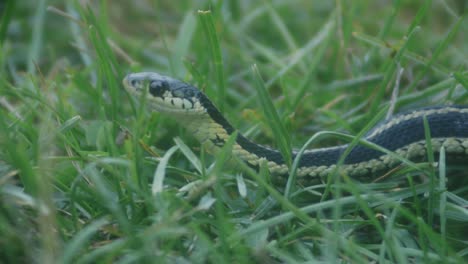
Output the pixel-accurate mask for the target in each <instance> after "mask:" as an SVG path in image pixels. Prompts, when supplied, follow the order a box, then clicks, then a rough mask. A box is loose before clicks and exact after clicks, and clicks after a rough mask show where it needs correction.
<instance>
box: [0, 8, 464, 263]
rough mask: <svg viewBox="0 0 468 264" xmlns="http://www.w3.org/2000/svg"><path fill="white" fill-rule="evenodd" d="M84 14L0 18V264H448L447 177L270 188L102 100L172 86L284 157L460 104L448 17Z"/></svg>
mask: <svg viewBox="0 0 468 264" xmlns="http://www.w3.org/2000/svg"><path fill="white" fill-rule="evenodd" d="M91 2H92V3H91V4H90V5H89V6H86V5H81V4H79V3H78V1H53V0H49V1H46V0H39V1H7V2H4V3H2V4H0V10H1V12H2V16H1V25H0V45H1V49H2V50H1V53H0V65H1V67H0V73H1V74H0V82H1V85H0V249H1V250H0V260H1V262H7V263H18V262H28V263H29V262H38V263H54V262H59V263H72V262H73V263H95V262H100V263H109V262H118V263H130V262H131V263H133V262H138V263H142V262H143V263H144V262H148V263H154V262H157V263H159V262H162V263H164V262H169V263H172V262H178V263H191V262H196V263H200V262H218V263H221V262H222V263H224V262H238V263H249V262H263V263H270V262H272V261H273V260H279V261H281V262H302V261H317V262H318V261H322V262H325V263H334V262H338V261H340V262H351V263H364V262H382V263H385V262H388V263H391V262H395V263H408V262H410V263H412V262H423V263H429V262H443V263H456V262H463V261H466V259H467V255H468V247H467V241H468V234H467V233H466V230H467V228H468V224H467V223H468V210H467V208H468V202H467V200H466V199H467V197H468V195H467V194H468V187H467V186H468V185H467V181H468V180H467V179H468V174H467V173H466V172H465V171H464V169H466V168H461V169H460V170H457V168H450V169H449V170H447V171H446V170H444V165H445V164H444V161H443V160H441V161H440V164H441V165H440V166H439V168H434V167H432V166H428V165H427V164H419V165H418V167H417V169H415V168H412V167H408V168H406V169H403V170H401V171H398V172H397V173H395V174H394V175H392V177H390V178H388V179H386V180H385V181H380V182H376V183H362V184H358V183H355V182H352V181H351V180H350V179H349V178H347V177H334V178H332V180H330V182H329V184H328V185H325V184H320V185H316V186H307V187H303V186H296V185H294V184H292V185H291V182H290V184H288V187H286V185H284V186H273V185H272V184H271V182H270V180H269V178H268V175H267V172H266V171H264V170H261V171H260V172H258V173H257V172H252V171H250V170H233V169H232V168H230V167H229V166H227V165H226V164H225V161H226V158H227V157H226V156H227V153H228V152H229V150H230V149H229V146H227V147H226V149H225V150H224V151H223V152H222V153H221V154H220V155H217V156H216V157H212V156H210V155H206V154H205V153H204V152H203V150H202V149H200V147H198V146H199V144H198V143H197V142H195V141H194V139H193V138H192V137H191V135H189V134H188V133H186V132H185V131H184V130H183V129H181V128H180V127H179V125H177V123H176V122H175V121H174V120H172V119H171V118H170V117H167V116H163V115H159V114H157V113H151V112H149V111H147V110H146V109H145V108H144V105H145V103H144V102H135V100H134V99H131V98H130V97H129V96H128V95H127V94H126V93H125V92H124V91H123V89H122V87H121V79H122V78H123V76H124V75H125V74H126V73H127V72H130V71H139V70H151V71H157V72H161V73H165V74H169V75H171V76H174V77H177V78H181V79H183V80H186V81H188V82H191V83H193V84H195V85H197V86H198V87H200V88H201V89H203V90H204V91H206V93H207V94H208V95H209V97H210V98H212V99H213V101H214V102H216V103H217V104H218V105H219V106H220V107H221V108H222V109H223V111H224V113H225V115H226V117H227V118H228V119H229V120H230V121H231V122H232V123H233V124H234V125H235V126H236V127H237V128H239V130H240V131H241V132H243V133H244V134H246V135H248V137H249V138H251V139H253V140H256V141H257V142H259V143H264V144H268V145H272V146H276V147H279V148H281V149H282V153H283V154H284V155H286V156H287V155H289V154H288V148H289V146H290V145H292V146H293V147H295V148H301V146H302V145H303V144H304V143H305V142H306V141H307V140H308V139H309V138H310V137H311V136H312V135H313V134H314V133H316V132H320V131H340V132H346V133H348V134H351V135H358V134H359V133H360V132H361V131H363V130H362V129H363V128H365V127H366V126H368V125H369V124H372V122H373V121H372V120H373V118H374V117H375V116H376V115H377V113H378V112H379V110H380V109H382V108H384V107H389V108H390V109H394V108H396V111H397V112H398V111H403V110H405V109H410V108H416V107H424V106H433V105H444V104H467V103H468V93H467V88H468V72H467V61H468V56H467V54H468V45H467V43H466V40H465V39H466V37H467V36H466V32H468V23H467V20H466V11H467V4H466V3H465V1H456V0H453V1H421V2H420V3H419V4H415V2H413V1H403V0H402V1H364V0H362V1H352V2H351V1H339V0H338V1H305V0H304V1H299V0H295V1H260V2H257V1H247V0H245V1H243V0H241V1H234V0H231V1H177V2H176V1H144V0H141V1H91ZM199 10H200V11H199ZM208 11H209V12H208ZM252 65H255V67H252ZM252 68H254V69H255V70H252ZM397 77H400V81H399V82H397V81H396V80H397ZM396 87H398V90H396ZM395 90H396V92H395ZM257 91H259V92H260V95H258V94H257ZM262 91H263V92H264V91H267V92H268V94H267V93H263V92H262ZM392 93H393V96H392ZM259 96H260V100H257V98H258V97H259ZM268 96H270V97H271V101H269V100H270V98H268ZM271 102H272V103H273V104H271ZM374 121H375V120H374ZM271 128H273V129H274V130H271ZM278 131H279V132H278ZM175 135H178V137H177V138H174V136H175ZM319 135H320V137H321V138H320V142H319V143H315V141H314V143H313V144H312V146H311V147H320V146H325V145H333V144H339V143H340V142H341V143H342V142H348V141H349V138H347V137H346V136H342V134H339V133H328V132H321V134H319ZM275 144H277V145H275ZM426 178H427V179H431V181H427V182H426V181H425V180H424V179H426ZM446 178H447V179H448V182H446V181H445V179H446ZM402 182H405V183H406V184H404V185H400V184H401V183H402Z"/></svg>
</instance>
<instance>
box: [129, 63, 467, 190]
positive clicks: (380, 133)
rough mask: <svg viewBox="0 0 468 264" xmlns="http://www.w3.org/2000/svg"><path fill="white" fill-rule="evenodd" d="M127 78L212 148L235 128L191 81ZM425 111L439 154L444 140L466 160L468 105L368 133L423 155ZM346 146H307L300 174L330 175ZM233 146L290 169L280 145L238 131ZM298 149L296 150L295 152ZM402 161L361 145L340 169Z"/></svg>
mask: <svg viewBox="0 0 468 264" xmlns="http://www.w3.org/2000/svg"><path fill="white" fill-rule="evenodd" d="M123 83H124V87H125V88H126V89H127V91H128V92H130V93H131V94H133V95H136V96H140V97H141V96H145V97H146V100H147V103H148V105H149V106H150V107H151V108H152V109H154V110H156V111H159V112H163V113H168V114H170V115H172V116H173V117H174V119H176V120H177V121H178V122H179V123H181V124H183V125H184V126H185V127H186V128H187V129H189V130H190V131H191V132H192V133H193V135H194V136H195V137H196V138H197V139H198V140H199V141H200V142H201V143H203V144H205V145H206V146H207V147H208V148H210V149H214V150H216V149H218V148H220V147H222V146H223V145H224V143H225V142H226V140H227V139H228V138H229V136H230V135H231V134H232V133H234V131H235V129H234V128H233V127H232V126H231V124H230V123H229V122H228V121H227V120H226V119H225V118H224V117H223V116H222V114H221V113H220V112H219V111H218V110H217V108H216V107H215V106H214V104H213V103H212V102H211V101H210V100H209V99H208V97H207V96H206V95H205V94H204V93H202V92H201V91H200V90H198V89H197V88H196V87H194V86H192V85H190V84H187V83H185V82H182V81H180V80H177V79H174V78H171V77H168V76H164V75H160V74H157V73H152V72H140V73H132V74H129V75H127V76H126V77H125V79H124V80H123ZM424 117H425V118H426V119H427V122H428V124H429V130H430V133H431V141H430V142H431V145H432V149H433V151H434V153H435V154H436V155H437V154H438V152H439V150H440V148H441V147H442V146H444V147H445V151H446V153H447V156H448V158H449V159H457V160H459V161H460V160H461V161H462V162H463V161H464V160H466V161H468V107H462V106H446V107H434V108H425V109H420V110H414V111H411V112H408V113H405V114H401V115H397V116H394V117H393V118H391V119H389V120H387V122H385V123H382V124H380V125H378V126H376V127H375V128H374V129H372V130H371V131H370V132H369V133H367V135H366V136H365V137H364V139H365V140H367V141H369V142H372V143H374V144H376V145H379V146H381V147H383V148H385V149H387V150H389V151H392V152H395V153H396V154H397V155H399V156H401V157H404V158H406V159H408V160H412V161H422V160H425V159H426V156H427V151H426V149H427V148H426V136H425V132H424V131H425V130H424V121H423V120H424ZM347 147H348V146H347V145H342V146H337V147H330V148H319V149H311V150H308V151H306V152H305V153H304V154H303V156H302V157H301V159H300V162H299V166H298V170H297V176H298V179H299V180H300V181H301V182H314V181H316V180H320V179H321V178H323V177H326V176H327V175H328V174H329V173H330V172H331V171H332V170H334V169H335V168H336V166H337V165H336V164H337V162H338V160H339V158H340V157H341V155H342V154H343V153H344V151H345V150H346V148H347ZM232 151H233V154H234V155H236V156H237V157H239V158H240V159H241V160H243V161H245V162H246V163H247V164H248V165H249V166H252V167H258V166H259V164H260V163H261V162H263V161H264V160H266V162H267V163H266V164H267V166H268V169H269V170H270V172H271V173H272V174H274V175H288V167H287V166H286V164H285V162H284V160H283V157H282V155H281V153H280V152H279V151H277V150H274V149H270V148H267V147H264V146H262V145H259V144H256V143H254V142H252V141H250V140H248V139H247V138H245V137H244V136H242V135H241V134H240V133H239V134H238V135H237V138H236V142H235V144H234V146H233V150H232ZM296 155H297V153H296V152H293V158H295V156H296ZM400 164H401V160H400V159H397V158H395V155H393V156H392V155H388V153H387V154H386V153H384V152H381V151H378V150H375V149H373V148H370V147H366V146H363V145H357V146H355V147H354V148H353V149H352V150H351V152H350V153H349V154H348V155H347V156H346V158H345V159H344V163H343V165H341V167H340V171H341V173H346V174H347V175H349V176H350V177H352V178H354V179H358V180H362V179H374V178H375V177H377V176H379V175H381V174H382V173H384V172H386V171H389V170H391V169H393V168H395V167H397V166H399V165H400Z"/></svg>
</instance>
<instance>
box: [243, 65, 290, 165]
mask: <svg viewBox="0 0 468 264" xmlns="http://www.w3.org/2000/svg"><path fill="white" fill-rule="evenodd" d="M252 71H253V73H254V78H255V88H256V90H257V94H258V98H259V100H260V105H261V106H262V109H263V111H264V114H265V118H266V120H267V122H268V125H269V126H270V129H271V130H272V132H273V135H274V136H275V139H276V142H277V144H278V147H279V149H280V152H281V154H282V155H283V159H284V161H285V163H286V164H287V166H288V167H290V166H291V158H292V155H291V139H290V137H289V134H288V132H287V130H286V128H285V127H284V126H283V124H282V123H281V119H280V117H279V115H278V112H276V109H275V106H274V105H273V102H272V101H271V98H270V96H269V95H268V92H267V90H266V87H265V84H264V82H263V80H262V77H261V75H260V72H259V71H258V68H257V66H256V65H253V66H252Z"/></svg>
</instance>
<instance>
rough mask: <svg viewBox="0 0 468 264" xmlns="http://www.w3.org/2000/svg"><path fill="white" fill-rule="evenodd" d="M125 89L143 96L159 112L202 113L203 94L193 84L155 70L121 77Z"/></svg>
mask: <svg viewBox="0 0 468 264" xmlns="http://www.w3.org/2000/svg"><path fill="white" fill-rule="evenodd" d="M123 85H124V87H125V89H126V90H127V91H128V92H129V93H130V94H133V95H136V96H137V97H139V98H142V97H145V98H146V99H147V102H148V103H149V105H150V106H151V107H153V108H154V109H155V110H157V111H159V112H166V113H172V114H175V113H181V114H184V115H192V114H202V113H204V112H206V109H205V108H204V107H203V106H202V105H201V103H200V97H204V95H203V94H202V93H201V92H200V91H199V90H198V89H197V88H196V87H194V86H192V85H190V84H187V83H185V82H182V81H180V80H177V79H174V78H171V77H169V76H164V75H161V74H158V73H155V72H138V73H130V74H128V75H127V76H126V77H125V78H124V79H123Z"/></svg>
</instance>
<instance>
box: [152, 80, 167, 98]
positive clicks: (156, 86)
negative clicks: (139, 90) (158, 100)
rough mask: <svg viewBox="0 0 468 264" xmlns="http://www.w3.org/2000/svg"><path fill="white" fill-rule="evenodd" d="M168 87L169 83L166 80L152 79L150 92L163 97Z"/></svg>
mask: <svg viewBox="0 0 468 264" xmlns="http://www.w3.org/2000/svg"><path fill="white" fill-rule="evenodd" d="M167 89H168V84H167V82H165V81H152V82H150V84H149V92H150V94H152V95H153V96H158V97H161V96H162V94H163V93H164V92H165V91H166V90H167Z"/></svg>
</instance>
